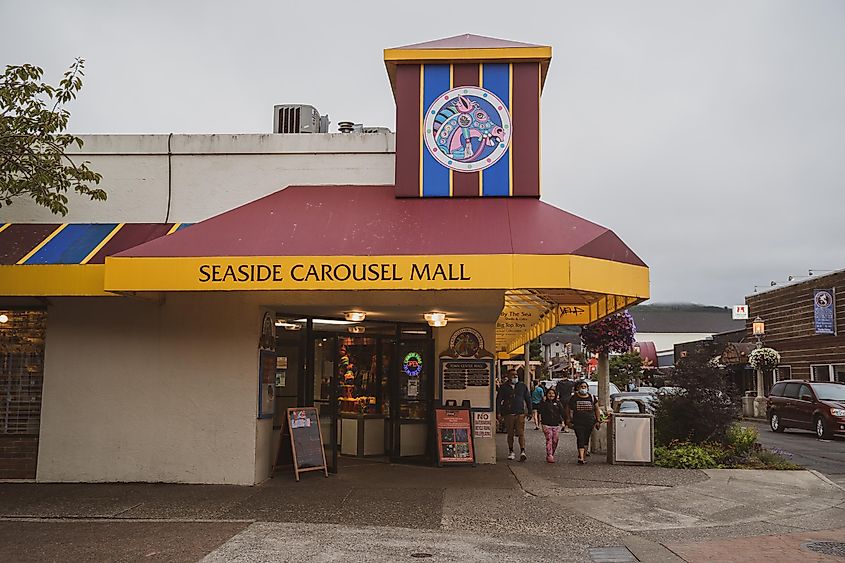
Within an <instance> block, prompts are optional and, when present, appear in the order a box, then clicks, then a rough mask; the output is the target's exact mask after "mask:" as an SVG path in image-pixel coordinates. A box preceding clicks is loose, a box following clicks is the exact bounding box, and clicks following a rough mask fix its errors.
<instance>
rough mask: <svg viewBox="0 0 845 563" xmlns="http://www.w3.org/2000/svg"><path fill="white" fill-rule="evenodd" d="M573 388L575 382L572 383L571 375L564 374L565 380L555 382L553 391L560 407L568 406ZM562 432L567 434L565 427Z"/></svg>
mask: <svg viewBox="0 0 845 563" xmlns="http://www.w3.org/2000/svg"><path fill="white" fill-rule="evenodd" d="M574 388H575V382H574V381H572V375H571V374H566V377H565V378H563V379H561V380H560V381H558V382H557V387H556V388H555V391H556V392H557V398H558V400H559V401H560V402H561V404H562V405H564V406H566V405H568V404H569V398H570V397H572V391H573V389H574ZM563 431H564V432H569V430H568V429H567V428H566V426H564V427H563Z"/></svg>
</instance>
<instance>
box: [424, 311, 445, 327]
mask: <svg viewBox="0 0 845 563" xmlns="http://www.w3.org/2000/svg"><path fill="white" fill-rule="evenodd" d="M423 317H424V318H425V320H426V321H427V322H428V324H431V323H432V322H435V323H441V322H442V323H445V321H446V313H436V312H431V313H426V314H425V315H423ZM431 326H434V325H431ZM438 326H444V325H438Z"/></svg>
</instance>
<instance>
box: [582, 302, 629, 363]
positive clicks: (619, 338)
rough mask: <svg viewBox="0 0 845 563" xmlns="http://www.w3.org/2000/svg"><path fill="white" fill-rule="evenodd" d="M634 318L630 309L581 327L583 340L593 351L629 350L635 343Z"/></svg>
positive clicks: (601, 352) (607, 352) (605, 352)
mask: <svg viewBox="0 0 845 563" xmlns="http://www.w3.org/2000/svg"><path fill="white" fill-rule="evenodd" d="M635 332H636V327H635V326H634V318H633V317H632V316H631V314H630V313H628V311H623V312H621V313H616V314H613V315H610V316H608V317H605V318H603V319H602V320H600V321H598V322H595V323H593V324H591V325H586V326H583V327H581V340H583V341H584V346H586V347H587V349H589V350H590V351H591V352H596V353H599V354H609V353H610V352H620V353H622V352H628V351H629V350H630V349H631V347H632V346H633V345H634V333H635Z"/></svg>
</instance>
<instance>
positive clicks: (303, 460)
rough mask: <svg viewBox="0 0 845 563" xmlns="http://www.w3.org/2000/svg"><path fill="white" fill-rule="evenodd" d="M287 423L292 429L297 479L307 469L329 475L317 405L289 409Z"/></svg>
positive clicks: (291, 439) (294, 469)
mask: <svg viewBox="0 0 845 563" xmlns="http://www.w3.org/2000/svg"><path fill="white" fill-rule="evenodd" d="M287 421H288V422H287V424H288V428H289V430H290V445H291V450H292V452H293V471H294V474H295V475H296V480H297V481H299V474H300V473H305V472H306V471H323V473H325V475H326V477H328V476H329V468H328V465H327V464H326V450H325V449H324V448H323V435H322V433H321V432H320V416H319V414H318V413H317V409H316V408H315V407H296V408H292V409H288V412H287Z"/></svg>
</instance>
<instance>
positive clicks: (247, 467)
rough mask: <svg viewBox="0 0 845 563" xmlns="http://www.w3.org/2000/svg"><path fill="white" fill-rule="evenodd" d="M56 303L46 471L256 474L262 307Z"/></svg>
mask: <svg viewBox="0 0 845 563" xmlns="http://www.w3.org/2000/svg"><path fill="white" fill-rule="evenodd" d="M51 301H52V302H53V304H52V305H51V306H50V307H49V310H48V320H47V323H48V325H47V341H46V350H45V370H44V373H45V375H44V390H43V403H42V418H41V437H40V443H39V454H38V473H37V480H38V481H86V482H87V481H168V482H180V483H226V484H239V485H251V484H253V483H254V482H256V478H257V477H258V476H259V472H258V471H256V463H255V462H256V450H255V448H256V414H257V412H256V411H257V400H256V388H257V378H258V352H257V350H258V337H259V331H260V324H261V319H260V310H259V308H258V306H257V305H255V304H249V303H248V302H246V301H244V300H242V299H241V298H239V297H237V296H235V295H234V294H228V295H225V296H216V295H211V294H206V295H198V294H172V295H169V296H168V297H167V300H166V301H165V302H164V303H163V304H159V303H154V302H146V301H139V300H133V299H128V298H84V299H73V298H56V299H53V300H51ZM262 422H263V421H262Z"/></svg>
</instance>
